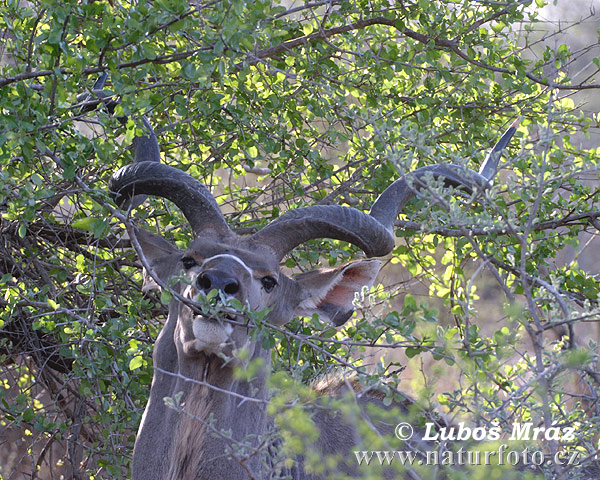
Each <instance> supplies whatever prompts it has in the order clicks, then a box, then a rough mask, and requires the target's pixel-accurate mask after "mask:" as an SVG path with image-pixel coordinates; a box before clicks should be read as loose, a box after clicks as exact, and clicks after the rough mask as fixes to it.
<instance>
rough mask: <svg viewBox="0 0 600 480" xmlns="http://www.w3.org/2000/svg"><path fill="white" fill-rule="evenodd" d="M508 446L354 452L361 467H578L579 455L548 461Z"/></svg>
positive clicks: (540, 454) (560, 455) (534, 452)
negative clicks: (470, 448)
mask: <svg viewBox="0 0 600 480" xmlns="http://www.w3.org/2000/svg"><path fill="white" fill-rule="evenodd" d="M506 447H507V445H501V446H500V447H499V448H498V450H488V451H478V450H477V451H473V450H464V449H462V448H460V449H459V450H457V451H455V452H454V451H449V450H447V451H444V452H441V453H440V452H438V451H435V450H434V451H427V452H422V453H417V452H414V451H406V450H368V451H365V450H360V451H354V455H355V456H356V461H357V462H358V464H359V465H363V464H364V465H371V464H372V463H373V465H377V464H379V465H391V464H392V463H397V462H400V464H401V465H408V466H411V465H448V466H454V465H492V464H494V465H513V466H515V465H517V464H519V465H531V466H540V465H544V464H558V465H576V464H577V463H578V457H579V455H578V453H577V452H575V453H574V454H571V455H567V454H566V453H564V452H557V453H556V454H555V455H553V456H550V457H546V456H545V455H544V453H543V452H542V451H540V450H529V448H524V449H523V450H506Z"/></svg>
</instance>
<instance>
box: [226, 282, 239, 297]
mask: <svg viewBox="0 0 600 480" xmlns="http://www.w3.org/2000/svg"><path fill="white" fill-rule="evenodd" d="M239 290H240V284H239V283H238V282H237V281H236V280H232V281H230V282H228V283H227V284H226V285H225V288H224V289H223V292H225V293H226V294H228V295H235V294H236V293H237V292H238V291H239Z"/></svg>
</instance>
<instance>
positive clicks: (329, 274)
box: [294, 260, 381, 327]
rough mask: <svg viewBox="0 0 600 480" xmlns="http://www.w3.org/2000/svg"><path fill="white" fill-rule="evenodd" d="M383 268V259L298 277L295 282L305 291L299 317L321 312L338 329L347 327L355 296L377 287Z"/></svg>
mask: <svg viewBox="0 0 600 480" xmlns="http://www.w3.org/2000/svg"><path fill="white" fill-rule="evenodd" d="M380 268H381V262H380V261H379V260H357V261H355V262H352V263H348V264H346V265H342V266H340V267H335V268H323V269H319V270H313V271H311V272H306V273H301V274H300V275H297V276H296V277H294V279H295V280H296V281H297V282H298V284H299V285H300V287H301V288H302V296H301V298H302V300H301V302H300V304H299V305H298V307H297V308H296V312H295V314H296V315H301V316H312V315H313V314H314V313H317V314H318V315H319V317H320V318H321V320H325V321H329V322H331V323H332V324H333V325H335V326H336V327H339V326H340V325H343V324H344V323H345V322H346V321H347V320H348V319H349V318H350V317H351V316H352V313H353V312H354V305H353V304H352V302H353V300H354V294H355V293H357V292H360V291H361V289H362V287H364V286H366V287H370V286H371V285H373V282H374V281H375V277H376V276H377V273H378V272H379V269H380Z"/></svg>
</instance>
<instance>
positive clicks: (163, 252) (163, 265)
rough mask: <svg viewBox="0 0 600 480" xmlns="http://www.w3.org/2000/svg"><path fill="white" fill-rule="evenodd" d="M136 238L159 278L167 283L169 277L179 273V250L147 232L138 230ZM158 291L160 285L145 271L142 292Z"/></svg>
mask: <svg viewBox="0 0 600 480" xmlns="http://www.w3.org/2000/svg"><path fill="white" fill-rule="evenodd" d="M135 236H136V238H137V240H138V242H139V243H140V246H141V247H142V253H143V254H144V256H145V257H146V260H147V261H148V264H149V265H150V267H151V268H152V270H153V271H154V272H155V273H156V275H157V276H158V278H160V279H161V280H162V281H164V282H166V281H167V280H168V279H169V277H171V276H172V275H174V274H175V273H177V266H178V265H179V259H180V258H181V252H180V250H179V249H178V248H176V247H174V246H173V245H171V244H170V243H169V242H167V241H166V240H165V239H164V238H162V237H161V236H159V235H155V234H153V233H150V232H147V231H146V230H139V229H138V230H136V232H135ZM158 289H160V287H159V286H158V284H157V283H156V282H155V281H154V279H153V278H152V276H151V275H150V274H149V273H148V272H147V271H146V269H144V284H143V286H142V290H143V291H144V292H148V291H150V290H158Z"/></svg>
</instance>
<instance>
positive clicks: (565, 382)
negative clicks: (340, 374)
mask: <svg viewBox="0 0 600 480" xmlns="http://www.w3.org/2000/svg"><path fill="white" fill-rule="evenodd" d="M542 6H543V2H540V1H538V0H536V1H535V2H531V1H528V0H521V1H515V2H506V3H505V2H489V1H483V0H482V1H466V0H462V1H456V2H440V1H434V0H419V1H411V2H399V3H397V4H395V3H394V2H383V1H378V0H373V1H363V0H360V1H355V2H350V1H346V0H332V1H323V2H313V3H303V4H293V6H288V4H287V3H285V4H279V3H276V2H266V1H252V2H245V1H242V0H227V1H217V2H207V3H205V4H200V3H199V2H193V4H191V3H187V2H182V1H178V0H151V1H144V0H142V1H139V2H126V1H124V2H115V1H110V0H109V1H92V0H90V1H87V2H81V1H75V0H67V1H62V2H56V1H54V0H34V1H31V2H27V4H25V3H24V2H18V1H16V0H6V1H5V2H3V3H2V5H1V6H0V11H1V13H2V14H1V15H0V29H1V30H2V32H3V42H2V43H3V45H2V47H0V54H1V57H0V60H1V61H2V64H1V65H0V161H1V165H2V170H1V171H0V192H1V193H2V197H1V205H0V210H1V212H2V217H1V221H2V246H1V249H0V275H1V278H0V283H1V287H0V291H1V292H2V298H1V299H0V304H1V307H2V314H1V317H0V364H1V365H3V367H2V369H3V370H2V377H1V380H2V382H3V385H4V388H3V389H2V390H0V402H1V404H0V411H1V412H2V417H0V422H1V424H0V432H2V431H4V432H6V434H7V435H9V437H8V438H11V442H12V443H4V444H1V443H0V445H2V447H1V448H2V450H4V451H5V452H6V454H4V453H2V454H0V458H1V459H2V462H0V463H1V466H0V478H1V477H2V476H3V477H4V478H21V477H19V476H18V474H17V468H19V469H20V470H19V471H24V472H25V473H27V472H32V471H35V470H36V469H39V472H38V473H37V475H38V478H52V472H55V473H54V474H55V475H58V474H57V473H56V472H63V473H64V474H65V475H67V476H68V475H72V478H124V477H125V476H126V475H127V473H126V472H127V469H128V466H129V462H130V458H131V448H132V445H133V439H134V432H135V430H136V427H137V425H138V423H139V420H140V417H141V413H142V412H143V408H144V405H145V402H146V398H147V394H148V389H149V385H150V382H151V378H152V360H151V349H152V345H153V341H154V339H155V338H156V335H157V333H158V331H159V330H160V328H161V322H162V321H163V320H164V318H165V315H166V303H168V298H166V296H168V295H163V298H161V297H158V296H155V295H153V294H144V293H142V292H141V277H142V275H141V269H140V266H139V265H138V264H137V263H136V260H135V257H134V254H133V251H132V249H131V248H130V246H129V242H128V239H127V237H125V236H123V230H124V229H123V224H122V222H121V221H120V220H118V219H117V218H116V217H115V216H114V215H113V212H114V210H113V209H114V204H113V203H112V200H110V198H109V197H108V195H107V191H106V184H107V180H108V178H109V177H110V175H111V174H112V172H114V171H115V170H116V169H117V168H118V167H120V166H122V165H124V164H128V163H130V162H131V161H132V160H131V151H130V149H129V145H130V143H131V140H132V138H133V137H134V136H135V134H136V132H139V128H140V125H141V123H140V118H141V115H142V114H145V115H147V116H148V117H149V119H150V120H151V123H152V125H153V126H154V128H155V129H156V131H157V133H158V136H159V142H160V144H161V149H162V151H163V161H165V162H166V163H169V164H171V165H174V166H176V167H178V168H181V169H183V170H185V171H187V172H188V173H190V174H191V175H193V176H195V177H196V178H199V179H202V180H203V181H204V182H205V184H206V185H208V186H210V187H211V189H212V191H213V192H214V193H215V196H216V198H217V201H218V202H219V203H220V204H221V205H222V207H223V210H224V211H225V212H228V213H227V219H228V222H229V224H230V225H231V226H232V227H233V228H236V229H237V230H238V231H239V232H252V231H255V230H256V229H258V228H260V227H261V226H262V225H264V224H266V223H267V222H268V221H270V220H271V219H273V218H275V217H277V216H279V215H280V214H281V213H282V212H284V211H287V210H288V209H291V208H295V207H298V206H304V205H314V204H318V203H322V204H325V203H332V202H336V203H345V204H349V205H353V206H356V207H358V208H362V209H365V210H368V207H369V206H370V205H371V204H372V202H373V201H374V199H375V198H376V196H377V194H378V193H379V192H381V191H383V189H385V187H386V186H387V185H389V184H390V183H391V182H392V181H393V180H394V179H396V178H398V177H399V176H401V175H402V174H403V173H405V172H407V171H410V170H412V169H414V168H417V167H419V166H423V165H427V164H433V163H438V162H451V163H456V164H461V165H465V166H469V167H471V168H473V169H477V168H478V166H479V165H480V164H481V162H482V161H483V159H484V156H485V153H486V151H487V150H488V149H489V147H490V146H491V145H492V144H493V143H494V141H495V139H496V138H498V136H499V134H500V133H501V132H502V131H503V130H504V129H505V128H506V126H507V125H508V124H509V123H511V122H512V121H513V120H514V119H515V118H516V117H518V116H519V115H521V116H522V117H523V119H522V122H521V127H520V128H519V132H518V135H517V139H516V140H513V142H512V143H511V145H510V146H509V148H508V153H507V154H506V155H505V160H504V161H503V163H502V165H501V172H500V173H499V180H498V181H497V182H496V185H495V186H494V187H493V189H492V190H491V191H490V192H489V194H487V195H486V197H485V198H484V199H477V201H474V199H471V198H464V197H459V198H458V199H457V198H455V196H452V195H451V194H450V192H447V191H444V190H442V189H441V188H437V187H433V186H432V188H431V191H430V196H429V198H425V199H421V200H419V201H416V202H413V203H411V204H410V205H409V207H408V209H407V212H406V213H405V214H403V216H401V217H400V219H399V220H398V227H399V229H398V241H397V247H396V249H395V251H394V253H393V255H392V256H391V258H389V259H387V262H386V268H385V269H384V275H382V277H381V282H382V283H381V284H380V285H376V286H375V287H374V288H373V289H372V290H371V291H365V292H363V293H364V297H363V299H362V300H361V302H360V308H358V314H357V316H356V317H355V318H354V319H353V320H352V321H351V322H350V323H349V324H348V325H347V326H346V327H345V328H343V329H341V330H339V331H336V330H333V329H332V328H331V327H329V326H327V325H324V324H323V323H322V322H320V320H319V319H318V318H313V319H296V320H294V321H293V322H291V324H289V325H287V326H286V328H284V329H274V328H272V327H270V326H268V325H264V324H262V323H261V321H260V318H259V319H257V320H256V323H257V327H256V330H255V332H254V335H255V336H256V337H255V338H258V339H259V340H260V341H261V342H262V343H263V345H264V346H265V347H271V348H273V361H274V368H275V370H276V371H277V372H278V373H277V374H276V375H275V376H274V378H273V379H272V383H273V390H274V392H275V393H274V398H273V413H276V412H279V413H280V414H283V413H282V412H285V411H286V408H284V406H285V405H287V402H292V401H293V399H294V397H296V398H303V399H306V401H308V400H310V393H308V392H306V391H305V390H303V389H302V388H303V387H302V386H301V385H298V384H296V386H295V387H293V388H292V387H290V386H289V385H290V382H289V379H290V378H294V379H296V380H297V381H299V382H301V383H303V384H309V383H310V382H311V381H314V380H315V379H318V378H320V377H321V376H323V375H325V374H328V373H329V374H333V373H334V372H337V371H339V369H340V367H343V368H344V369H345V371H346V372H349V371H354V372H355V373H356V375H357V379H358V382H359V383H360V384H361V385H362V388H368V387H369V386H377V387H379V388H382V389H384V390H385V389H386V388H388V386H392V387H393V386H397V387H398V388H399V389H401V390H403V391H406V390H407V389H410V390H411V391H412V393H413V394H414V395H415V396H416V397H417V402H418V403H419V404H420V405H423V406H433V405H434V404H439V405H440V408H441V409H442V410H444V411H446V412H449V413H451V414H452V415H453V416H456V417H458V418H460V419H466V420H467V421H471V422H477V423H478V424H483V425H492V422H498V423H499V424H500V425H501V426H502V428H504V429H509V428H510V425H511V424H512V423H513V422H515V421H527V420H529V419H533V420H534V421H535V422H537V423H539V424H542V425H545V426H547V427H548V426H550V425H552V424H555V423H556V424H560V425H573V426H575V427H576V429H577V436H576V439H575V440H574V441H570V442H566V441H562V440H559V441H547V442H538V443H537V444H536V445H537V448H541V449H543V450H544V451H545V452H548V453H554V452H555V451H557V450H561V449H564V450H565V451H567V452H571V451H573V450H577V451H579V452H580V458H581V459H582V461H583V467H586V468H587V467H588V466H589V465H590V464H591V463H593V462H594V458H595V454H596V452H597V450H596V448H597V445H596V444H595V443H594V442H596V441H597V438H596V436H597V430H598V429H597V425H598V414H599V412H598V404H597V399H598V392H599V388H600V384H599V382H600V379H599V377H598V373H597V371H598V367H597V360H598V346H597V344H596V343H595V341H594V340H593V339H591V338H590V335H589V332H590V331H592V329H594V328H596V329H597V326H596V322H597V321H598V306H597V302H598V295H599V284H598V280H597V277H595V276H594V275H595V274H596V272H586V271H584V270H583V269H582V268H580V267H579V265H578V264H577V261H573V262H571V263H561V260H560V258H561V256H560V252H562V251H564V249H565V248H567V247H571V248H574V249H576V250H577V249H579V248H581V247H582V243H581V242H585V241H587V238H588V237H585V236H584V235H583V234H584V233H586V232H587V233H592V234H596V233H597V229H598V228H599V227H598V217H599V216H600V212H599V211H598V209H597V201H596V196H597V193H598V190H597V185H596V184H595V183H594V182H589V181H587V180H588V179H587V178H586V177H585V174H587V173H589V172H594V177H593V179H595V176H596V173H597V171H598V155H597V150H596V149H594V148H588V149H584V148H582V147H581V146H580V144H579V140H578V139H579V137H578V135H580V134H586V132H588V130H589V129H590V128H592V127H597V122H598V117H597V115H591V114H589V113H587V112H586V111H584V110H580V109H578V108H577V107H576V106H575V104H574V102H573V100H572V99H571V94H573V93H574V92H577V91H579V90H591V91H593V92H596V91H597V89H598V88H600V85H598V84H595V83H593V82H594V77H593V75H589V72H588V73H586V75H588V77H587V78H586V79H585V81H580V80H579V79H578V78H571V77H570V75H571V66H572V64H573V62H575V61H576V60H578V59H579V57H583V58H584V59H586V62H592V61H593V67H592V68H593V74H596V73H597V67H598V59H597V58H593V59H592V58H591V53H590V51H591V48H592V47H594V46H597V42H594V44H593V45H592V46H591V47H587V48H584V49H582V50H579V51H575V52H571V51H570V49H569V47H568V46H567V45H565V44H559V45H554V43H548V42H546V41H545V40H544V39H543V38H542V35H541V34H540V29H541V28H542V27H545V25H544V24H543V23H542V22H540V21H539V16H538V14H539V11H540V10H539V9H540V8H541V7H542ZM100 72H109V74H110V76H109V78H110V88H111V90H112V91H113V92H114V95H115V96H116V97H117V98H118V99H120V100H121V103H120V104H119V106H118V107H117V112H116V116H119V115H125V116H127V117H128V118H129V120H128V121H127V122H126V125H125V126H122V125H121V124H120V123H119V121H118V120H117V118H116V116H113V115H110V114H107V113H105V112H103V111H102V110H101V109H97V110H95V111H94V112H91V113H90V112H84V111H82V109H81V105H80V104H78V100H77V95H78V94H81V93H83V92H86V91H90V89H91V86H92V85H93V83H94V81H95V80H96V78H97V77H98V74H99V73H100ZM90 127H91V128H90ZM432 200H434V201H432ZM135 217H136V221H137V222H138V223H139V224H145V225H146V227H147V228H149V229H153V230H160V231H162V232H163V233H164V234H166V235H167V236H168V237H169V238H170V239H172V240H173V241H174V242H177V243H178V244H180V245H185V244H186V243H187V242H188V241H189V239H190V238H191V232H190V231H189V229H187V228H186V227H185V225H184V221H183V219H182V217H181V216H180V215H179V214H178V212H176V211H175V209H174V208H172V206H171V205H169V204H166V203H165V202H164V201H161V200H156V199H150V200H148V201H147V203H146V204H144V206H143V207H142V208H139V209H137V211H136V212H135ZM356 255H357V252H356V251H355V249H353V248H352V247H349V246H348V245H346V244H343V243H341V242H336V241H330V240H324V241H322V242H310V243H309V244H307V245H304V246H302V247H299V248H297V249H296V250H295V251H294V252H293V253H292V254H291V255H290V256H289V257H288V258H287V260H286V261H285V266H286V267H287V268H289V269H293V270H295V271H301V270H306V269H309V268H312V267H313V266H315V265H316V264H319V263H322V264H328V263H329V264H336V263H341V262H343V261H346V260H348V259H350V258H352V257H354V256H356ZM405 272H409V273H410V279H411V280H410V281H402V279H403V278H404V279H405V278H407V274H406V273H405ZM413 278H414V279H417V280H418V281H419V282H418V283H419V284H420V285H424V288H425V290H424V289H423V288H417V287H416V286H415V285H416V283H415V282H413V281H412V279H413ZM481 292H484V293H485V292H488V295H491V296H492V297H493V300H492V302H488V303H487V304H484V303H483V302H482V301H481V299H480V297H481V296H482V294H481ZM411 294H412V295H411ZM423 296H424V298H423ZM490 303H492V304H494V307H493V308H490V306H489V305H490ZM374 346H377V347H379V349H380V350H376V351H377V352H379V353H377V355H381V352H382V351H385V352H388V353H390V354H392V353H394V354H395V353H397V352H398V351H400V350H402V351H403V352H404V353H405V357H399V356H395V357H393V358H392V357H390V358H391V359H392V360H393V361H392V362H391V363H390V362H389V361H388V362H383V361H380V360H379V359H376V361H373V358H372V357H373V355H374V350H373V348H372V347H374ZM422 361H428V362H430V364H431V365H433V367H432V370H431V372H429V373H428V375H425V379H424V381H423V380H422V381H415V382H413V384H412V385H411V382H410V381H409V380H406V379H404V380H403V379H402V378H403V375H402V373H401V370H402V369H403V368H404V367H405V364H408V365H409V366H410V368H409V371H410V372H412V377H413V378H414V377H417V376H419V375H420V373H419V371H418V370H419V362H422ZM399 366H400V367H402V368H398V367H399ZM440 369H441V370H440ZM436 372H437V373H436ZM440 372H446V373H440ZM448 372H450V373H449V374H448ZM429 375H431V377H429ZM448 375H450V376H451V377H452V376H453V378H455V381H454V382H452V384H451V385H449V384H448V383H443V382H440V385H438V386H436V378H438V379H439V378H443V377H447V376H448ZM416 384H418V385H416ZM386 391H387V393H386V395H387V398H386V400H385V402H386V404H388V405H389V403H390V402H391V397H392V395H393V393H392V391H391V390H386ZM278 406H279V408H278ZM174 408H177V405H176V402H175V401H174ZM286 415H288V416H287V417H283V420H282V422H283V423H287V425H288V427H289V428H290V429H291V430H290V432H289V434H290V436H292V437H293V434H294V431H296V432H298V431H299V429H300V428H301V425H302V421H299V420H298V418H299V417H297V415H299V414H298V413H294V412H289V413H287V414H286ZM303 435H304V434H303ZM299 437H302V435H300V434H299ZM302 438H304V437H302ZM311 438H312V437H311V432H307V433H306V438H305V439H306V440H307V441H308V442H310V439H311ZM2 441H3V439H2V438H0V442H2ZM390 442H392V441H391V440H390ZM287 448H290V449H292V450H293V449H294V445H293V444H289V445H288V447H287ZM298 448H300V451H302V448H301V446H300V447H298ZM6 465H8V467H6ZM19 465H20V466H19ZM583 467H582V468H583ZM561 468H562V467H560V466H557V467H554V466H552V465H550V466H547V465H544V466H543V468H542V470H543V472H544V473H545V474H546V475H547V476H548V478H551V475H553V474H555V475H557V476H560V475H566V474H567V472H569V474H576V473H577V472H581V471H582V469H580V468H579V467H577V468H569V467H565V468H562V470H561ZM65 472H66V473H65ZM54 478H57V477H54ZM557 478H566V477H565V476H563V477H557Z"/></svg>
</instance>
